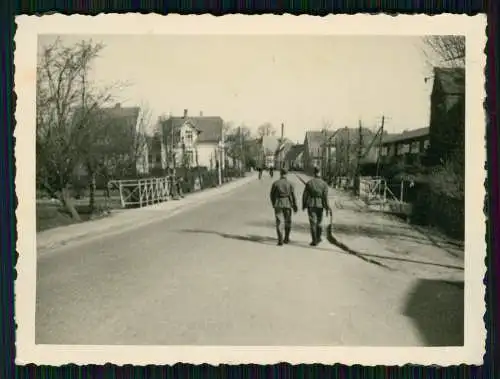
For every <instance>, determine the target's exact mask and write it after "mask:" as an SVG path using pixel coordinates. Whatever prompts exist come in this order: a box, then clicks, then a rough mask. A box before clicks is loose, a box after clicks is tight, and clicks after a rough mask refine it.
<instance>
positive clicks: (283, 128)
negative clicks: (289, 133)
mask: <svg viewBox="0 0 500 379" xmlns="http://www.w3.org/2000/svg"><path fill="white" fill-rule="evenodd" d="M284 131H285V124H283V123H282V124H281V141H283V134H284Z"/></svg>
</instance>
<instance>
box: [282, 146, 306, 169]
mask: <svg viewBox="0 0 500 379" xmlns="http://www.w3.org/2000/svg"><path fill="white" fill-rule="evenodd" d="M303 153H304V145H303V144H295V145H293V146H292V147H291V148H290V149H289V150H288V152H287V153H286V155H285V167H286V168H288V169H289V170H302V169H303V167H304V165H303V162H302V156H303Z"/></svg>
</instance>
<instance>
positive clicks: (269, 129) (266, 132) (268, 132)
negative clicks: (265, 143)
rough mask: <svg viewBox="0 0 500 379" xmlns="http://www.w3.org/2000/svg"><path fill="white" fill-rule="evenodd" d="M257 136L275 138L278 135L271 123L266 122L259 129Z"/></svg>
mask: <svg viewBox="0 0 500 379" xmlns="http://www.w3.org/2000/svg"><path fill="white" fill-rule="evenodd" d="M257 134H258V135H259V137H264V136H274V135H276V129H275V128H274V127H273V126H272V124H271V123H269V122H266V123H264V124H262V125H260V126H259V127H258V128H257Z"/></svg>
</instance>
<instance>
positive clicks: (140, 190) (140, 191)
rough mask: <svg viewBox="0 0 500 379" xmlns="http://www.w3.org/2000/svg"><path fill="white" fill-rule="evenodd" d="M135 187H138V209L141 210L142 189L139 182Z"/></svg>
mask: <svg viewBox="0 0 500 379" xmlns="http://www.w3.org/2000/svg"><path fill="white" fill-rule="evenodd" d="M137 185H138V186H139V208H142V188H141V180H140V179H139V181H138V182H137Z"/></svg>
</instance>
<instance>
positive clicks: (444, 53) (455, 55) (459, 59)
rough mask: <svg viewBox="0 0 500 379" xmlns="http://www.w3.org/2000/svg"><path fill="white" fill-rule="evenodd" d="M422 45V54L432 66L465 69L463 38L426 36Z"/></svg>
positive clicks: (458, 36) (456, 36) (455, 36)
mask: <svg viewBox="0 0 500 379" xmlns="http://www.w3.org/2000/svg"><path fill="white" fill-rule="evenodd" d="M423 43H424V54H425V55H426V57H427V61H428V63H429V64H431V65H432V66H449V67H465V52H466V51H465V36H460V35H434V36H426V37H424V38H423Z"/></svg>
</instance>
